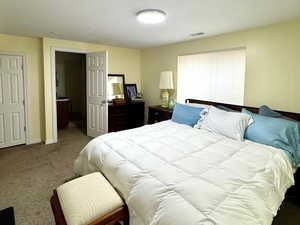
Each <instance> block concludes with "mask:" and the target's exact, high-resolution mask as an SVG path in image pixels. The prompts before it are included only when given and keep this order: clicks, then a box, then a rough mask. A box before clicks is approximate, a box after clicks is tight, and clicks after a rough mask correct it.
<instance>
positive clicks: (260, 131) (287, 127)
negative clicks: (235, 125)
mask: <svg viewBox="0 0 300 225" xmlns="http://www.w3.org/2000/svg"><path fill="white" fill-rule="evenodd" d="M242 113H246V114H248V115H250V116H252V119H253V121H254V122H253V123H252V124H251V125H250V126H249V127H248V128H247V129H246V131H245V138H246V139H248V140H251V141H254V142H257V143H261V144H265V145H270V146H273V147H276V148H280V149H283V150H284V151H285V152H286V153H287V155H288V156H289V158H290V159H291V161H292V163H293V165H294V166H295V167H296V166H299V164H300V123H298V122H294V121H291V120H285V119H281V118H274V117H267V116H262V115H259V114H256V113H252V112H249V111H248V110H246V109H243V110H242Z"/></svg>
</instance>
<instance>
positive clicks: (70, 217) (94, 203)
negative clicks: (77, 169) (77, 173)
mask: <svg viewBox="0 0 300 225" xmlns="http://www.w3.org/2000/svg"><path fill="white" fill-rule="evenodd" d="M51 206H52V210H53V214H54V217H55V222H56V224H57V225H114V224H116V223H117V222H119V221H123V223H124V225H128V224H129V222H128V221H129V216H128V210H127V207H126V205H125V204H124V203H123V201H122V199H121V198H120V196H119V195H118V193H117V192H116V191H115V189H114V188H113V187H112V186H111V185H110V183H109V182H108V181H107V180H106V179H105V177H104V176H102V174H101V173H99V172H97V173H92V174H89V175H86V176H83V177H80V178H77V179H74V180H72V181H69V182H67V183H65V184H63V185H61V186H59V187H58V188H57V189H56V190H54V194H53V196H52V198H51Z"/></svg>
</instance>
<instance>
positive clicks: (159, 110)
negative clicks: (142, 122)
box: [148, 105, 173, 124]
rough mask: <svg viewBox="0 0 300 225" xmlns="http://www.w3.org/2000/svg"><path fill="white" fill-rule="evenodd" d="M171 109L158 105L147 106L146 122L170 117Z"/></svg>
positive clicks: (154, 121) (150, 122)
mask: <svg viewBox="0 0 300 225" xmlns="http://www.w3.org/2000/svg"><path fill="white" fill-rule="evenodd" d="M172 113H173V109H169V108H164V107H161V106H160V105H155V106H149V112H148V124H152V123H157V122H160V121H164V120H169V119H171V118H172Z"/></svg>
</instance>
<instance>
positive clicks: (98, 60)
mask: <svg viewBox="0 0 300 225" xmlns="http://www.w3.org/2000/svg"><path fill="white" fill-rule="evenodd" d="M86 81H87V82H86V85H87V87H86V91H87V103H86V104H87V135H88V136H90V137H96V136H99V135H101V134H105V133H107V126H108V122H107V107H108V105H107V94H106V83H107V53H106V52H95V53H88V54H87V55H86Z"/></svg>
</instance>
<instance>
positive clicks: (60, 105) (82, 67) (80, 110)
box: [55, 51, 87, 138]
mask: <svg viewBox="0 0 300 225" xmlns="http://www.w3.org/2000/svg"><path fill="white" fill-rule="evenodd" d="M55 75H56V109H57V129H58V131H59V132H58V138H59V137H60V135H62V133H63V132H61V131H63V130H66V129H74V128H77V129H79V130H80V131H81V132H83V133H84V134H86V121H87V116H86V115H87V113H86V108H87V107H86V54H82V53H72V52H63V51H56V52H55Z"/></svg>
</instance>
